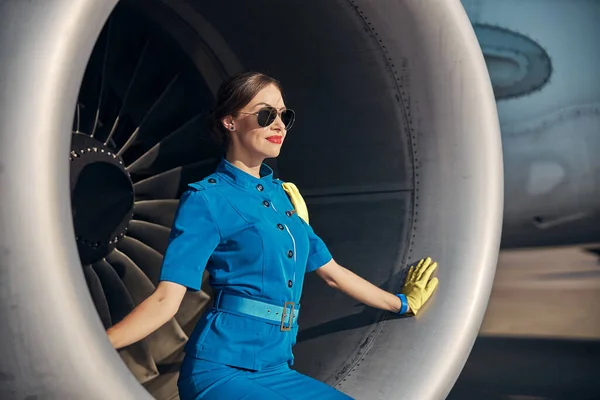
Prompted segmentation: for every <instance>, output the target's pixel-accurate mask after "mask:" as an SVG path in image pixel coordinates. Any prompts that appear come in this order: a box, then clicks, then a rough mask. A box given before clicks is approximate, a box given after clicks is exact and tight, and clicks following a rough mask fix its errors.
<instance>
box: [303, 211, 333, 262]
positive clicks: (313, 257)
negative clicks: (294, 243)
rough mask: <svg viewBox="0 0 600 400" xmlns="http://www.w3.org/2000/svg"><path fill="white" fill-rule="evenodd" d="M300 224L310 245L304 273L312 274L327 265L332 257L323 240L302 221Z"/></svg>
mask: <svg viewBox="0 0 600 400" xmlns="http://www.w3.org/2000/svg"><path fill="white" fill-rule="evenodd" d="M302 223H303V224H304V227H305V228H306V231H307V232H308V241H309V245H310V249H309V251H308V261H307V263H306V272H313V271H316V270H317V269H319V268H321V267H322V266H323V265H325V264H327V263H328V262H329V261H331V259H332V258H333V257H332V255H331V253H330V252H329V249H328V248H327V246H326V245H325V243H324V242H323V240H322V239H321V238H320V237H319V236H317V234H316V233H315V231H314V230H313V228H312V227H311V226H310V225H309V224H307V223H306V222H304V221H302Z"/></svg>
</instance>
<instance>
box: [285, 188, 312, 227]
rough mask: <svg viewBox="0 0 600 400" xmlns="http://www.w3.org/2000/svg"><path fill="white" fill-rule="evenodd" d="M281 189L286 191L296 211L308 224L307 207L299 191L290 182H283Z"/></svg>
mask: <svg viewBox="0 0 600 400" xmlns="http://www.w3.org/2000/svg"><path fill="white" fill-rule="evenodd" d="M282 186H283V190H285V192H286V193H287V195H288V196H289V198H290V200H291V201H292V204H293V205H294V208H295V209H296V213H298V216H299V217H300V218H302V219H303V220H304V221H305V222H306V223H307V224H308V208H307V207H306V203H305V202H304V199H303V198H302V195H301V194H300V191H299V190H298V188H297V187H296V185H294V184H293V183H292V182H285V183H283V185H282Z"/></svg>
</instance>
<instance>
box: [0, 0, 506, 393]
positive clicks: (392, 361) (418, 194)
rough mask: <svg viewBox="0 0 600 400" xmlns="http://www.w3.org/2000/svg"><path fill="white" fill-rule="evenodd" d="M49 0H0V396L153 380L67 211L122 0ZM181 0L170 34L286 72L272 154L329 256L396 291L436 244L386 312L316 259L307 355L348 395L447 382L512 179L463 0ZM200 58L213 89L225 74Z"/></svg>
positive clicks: (483, 293) (470, 321)
mask: <svg viewBox="0 0 600 400" xmlns="http://www.w3.org/2000/svg"><path fill="white" fill-rule="evenodd" d="M109 3H110V4H109ZM163 3H164V4H167V5H168V4H169V3H168V2H163ZM44 4H45V6H44V7H39V6H35V7H34V6H33V5H31V4H30V3H24V2H19V1H16V0H15V1H8V2H5V3H3V5H2V6H0V7H1V8H0V11H2V12H0V60H2V63H3V67H2V69H3V73H2V76H1V77H0V86H1V87H2V88H3V90H2V92H0V96H1V97H0V128H1V129H0V132H1V133H0V163H1V164H0V190H2V192H3V193H6V194H5V195H4V194H3V198H2V207H1V208H0V267H1V269H0V296H2V297H1V302H0V317H1V318H3V319H4V320H7V321H10V323H9V324H6V325H2V326H1V327H0V338H2V342H3V345H2V346H0V351H1V355H2V361H1V363H2V364H0V365H1V366H2V367H1V369H0V372H1V373H2V374H9V375H7V376H9V378H10V379H8V380H5V382H6V383H4V382H2V383H0V397H3V395H4V394H5V393H6V395H7V396H8V397H9V398H10V397H12V396H16V397H24V396H26V395H30V394H32V395H38V396H40V397H43V398H84V397H85V398H144V396H146V394H145V393H144V391H143V389H142V388H141V386H139V385H137V383H136V381H135V379H134V378H133V377H132V376H131V374H130V373H129V372H128V370H127V369H126V368H125V367H124V365H123V363H122V362H121V360H120V359H119V358H118V357H117V356H116V353H115V352H114V351H113V350H112V349H111V348H110V345H109V344H108V342H107V341H106V339H105V337H104V331H103V329H102V326H101V324H100V322H99V319H98V316H97V315H96V311H95V309H94V306H93V304H92V303H91V301H90V296H89V293H88V292H87V290H86V287H85V281H84V279H83V274H82V272H81V269H80V265H79V259H78V257H77V253H76V248H75V243H74V240H73V236H74V232H73V228H72V222H71V218H72V217H71V213H70V210H69V205H70V204H69V195H68V181H67V176H68V173H69V166H68V149H69V137H70V131H71V129H70V123H71V121H72V118H73V110H74V108H75V102H76V96H77V92H78V88H79V85H80V83H81V77H82V76H83V70H84V68H85V66H86V62H87V59H88V57H89V55H90V52H91V50H92V47H93V45H94V41H95V39H96V37H97V36H98V33H99V32H100V29H101V26H102V24H103V23H104V21H105V20H106V18H107V17H108V14H109V12H110V9H111V7H112V6H113V5H114V2H102V3H98V2H92V1H91V0H90V1H79V2H70V1H69V2H66V1H62V2H61V1H59V0H55V1H48V2H46V3H44ZM139 4H144V3H139ZM145 4H150V3H145ZM182 4H184V3H183V2H182V3H178V4H177V6H176V7H173V12H175V13H178V12H182V10H185V21H186V25H185V30H183V29H182V31H185V34H182V33H181V32H182V31H177V32H178V34H172V36H173V38H174V40H175V41H179V43H180V45H181V47H182V48H183V49H184V51H188V52H191V50H190V49H193V48H194V46H193V42H194V39H193V37H194V33H195V34H196V35H197V40H198V42H200V41H201V40H202V43H203V45H205V46H207V47H209V48H211V46H212V48H211V49H210V50H211V51H212V54H214V57H216V58H217V59H218V61H220V62H221V64H222V66H223V70H225V71H227V72H229V73H231V72H235V71H236V70H238V69H240V68H243V69H260V70H263V71H265V72H267V73H271V74H273V75H274V76H276V77H277V78H278V79H280V80H281V81H282V83H283V85H284V88H285V90H286V94H287V98H286V102H287V103H288V104H293V108H294V109H295V110H296V112H297V113H299V115H301V116H302V118H299V120H298V123H297V125H296V126H295V127H294V130H293V131H292V132H291V134H290V136H289V137H288V139H287V140H286V145H285V146H284V150H283V151H282V154H281V157H280V158H279V159H278V160H277V162H276V163H275V164H276V169H277V170H278V173H279V175H280V176H281V178H283V179H285V180H291V181H294V182H296V183H297V184H298V186H299V187H300V189H301V191H302V193H303V194H304V195H305V196H306V199H307V202H308V203H309V208H310V210H311V222H312V223H313V225H314V227H315V230H316V231H317V233H319V234H320V235H321V236H322V237H323V239H324V240H325V241H326V243H327V244H328V245H329V247H330V248H331V250H332V253H333V254H334V257H335V258H336V259H337V260H338V261H339V262H340V263H341V264H343V265H344V266H346V267H348V268H349V269H351V270H353V271H355V272H356V273H358V274H359V275H361V276H363V277H365V278H367V279H369V280H370V281H371V282H373V283H375V284H377V285H380V286H381V287H383V288H385V289H387V290H390V291H395V290H398V289H399V288H400V287H401V284H402V279H403V273H404V272H405V270H406V266H407V264H409V263H413V262H415V261H417V260H418V259H419V258H421V257H425V256H428V255H429V256H432V257H434V258H436V259H437V260H439V262H440V267H439V272H438V276H439V279H440V287H439V289H438V291H437V293H436V294H435V296H434V297H433V298H432V300H431V303H430V304H429V305H428V306H426V307H425V309H424V310H423V311H422V312H421V313H420V314H419V316H418V317H416V318H402V319H395V318H391V319H390V318H388V317H389V314H387V313H380V312H377V311H375V310H372V309H367V308H365V307H362V306H360V305H357V304H356V303H355V302H354V301H352V300H351V299H349V298H348V297H346V296H344V295H342V294H341V293H334V292H333V290H331V289H329V288H327V287H325V285H324V284H323V283H322V282H319V281H317V278H316V277H315V275H314V274H313V275H311V276H310V277H309V279H308V280H307V283H306V287H305V291H304V296H303V310H307V311H306V312H305V313H303V317H302V319H301V320H300V324H301V332H300V334H299V337H298V345H297V347H296V350H295V353H296V358H297V363H296V366H297V368H298V370H300V371H301V372H305V373H307V374H309V375H311V376H314V377H316V378H318V379H321V380H324V381H326V382H328V383H330V384H332V385H337V386H338V387H339V388H340V389H341V390H343V391H344V392H346V393H348V394H350V395H352V396H354V397H356V398H359V399H363V398H364V399H393V398H403V399H418V400H429V399H442V398H444V397H445V396H446V394H447V393H448V392H449V390H450V388H451V387H452V385H453V383H454V381H455V380H456V377H457V376H458V374H459V373H460V370H461V368H462V367H463V365H464V362H465V360H466V358H467V356H468V354H469V351H470V349H471V346H472V344H473V341H474V339H475V335H476V333H477V331H478V329H479V326H480V324H481V321H482V318H483V314H484V311H485V307H486V304H487V299H488V297H489V293H490V288H491V283H492V280H493V276H494V271H495V265H496V257H497V254H498V246H499V240H500V229H501V218H502V198H503V192H502V190H503V183H502V182H503V177H502V159H501V144H500V137H499V127H498V120H497V115H496V108H495V103H494V99H493V93H492V89H491V85H490V82H489V77H488V75H487V72H486V69H485V63H484V60H483V57H482V54H481V52H480V49H479V47H478V44H477V40H476V38H475V35H474V33H473V30H472V28H471V25H470V23H469V21H468V19H467V18H466V15H465V14H464V11H463V10H462V7H461V5H460V3H459V2H458V1H452V2H448V1H442V0H436V1H428V2H419V1H414V0H405V1H397V2H381V1H367V0H364V1H341V0H339V1H331V2H322V1H313V2H305V1H292V2H288V3H286V4H285V5H283V4H277V5H274V4H273V3H272V2H269V1H258V0H257V1H254V2H252V3H248V2H241V1H231V0H228V1H224V0H220V1H219V2H206V1H199V0H198V1H191V0H190V1H187V2H185V5H182ZM231 10H235V11H236V12H234V13H232V12H231ZM173 20H176V19H175V18H171V19H170V21H173ZM10 21H12V23H9V22H10ZM182 21H183V19H182ZM198 21H201V22H202V24H201V23H200V22H198ZM206 21H208V23H209V24H210V26H206V24H205V23H206ZM195 24H198V26H196V25H195ZM200 25H202V26H200ZM32 27H35V29H32ZM171 32H173V31H172V30H171ZM203 32H204V33H203ZM206 32H209V33H208V35H209V37H207V38H204V37H203V34H204V35H207V33H206ZM204 39H206V40H204ZM22 49H30V51H23V50H22ZM219 55H222V56H223V57H222V58H220V57H221V56H219ZM189 56H190V57H191V58H193V55H192V54H189ZM5 60H8V61H5ZM193 61H194V64H195V65H196V66H197V67H198V69H199V74H200V75H202V77H203V78H204V79H205V81H206V82H207V84H208V86H209V87H210V88H211V90H213V91H214V87H215V83H214V80H215V79H217V78H216V77H217V76H219V74H218V73H216V72H214V71H212V70H211V69H210V68H208V67H207V66H206V65H207V64H204V63H203V61H202V60H200V59H198V58H195V59H194V60H193ZM42 66H43V67H42ZM206 71H210V73H207V72H206ZM32 111H34V112H35V114H33V115H35V117H34V118H32ZM25 153H27V154H28V155H29V157H27V154H25ZM198 161H202V160H198ZM36 174H37V175H36ZM146 183H147V182H146ZM181 183H182V182H179V181H177V185H175V186H178V184H181ZM141 186H142V185H138V186H137V189H136V190H139V188H140V187H141ZM175 191H176V190H175ZM169 196H171V194H169ZM159 198H160V197H159ZM169 198H170V197H169ZM17 338H18V340H17ZM15 365H18V366H19V367H18V368H16V369H15V370H12V372H9V368H13V367H14V366H15ZM15 371H16V372H15ZM2 374H0V376H3V375H2ZM172 383H173V382H172V381H171V384H172ZM126 393H127V394H126ZM94 396H95V397H94Z"/></svg>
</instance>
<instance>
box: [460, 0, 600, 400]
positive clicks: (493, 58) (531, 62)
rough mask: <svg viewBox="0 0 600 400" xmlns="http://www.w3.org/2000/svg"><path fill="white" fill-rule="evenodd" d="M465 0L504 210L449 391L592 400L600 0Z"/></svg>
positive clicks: (599, 179) (596, 330)
mask: <svg viewBox="0 0 600 400" xmlns="http://www.w3.org/2000/svg"><path fill="white" fill-rule="evenodd" d="M462 4H463V5H464V7H465V9H466V10H467V13H468V15H469V18H470V20H471V22H472V23H473V26H474V28H475V32H476V34H477V38H478V40H479V42H480V45H481V47H482V50H483V53H484V56H485V58H486V63H487V66H488V70H489V73H490V77H491V80H492V84H493V87H494V92H495V96H496V100H497V106H498V114H499V117H500V124H501V130H502V141H503V151H504V159H505V179H506V181H505V220H504V229H503V231H504V232H503V250H502V251H501V253H500V257H499V262H498V267H497V272H496V278H495V282H494V287H493V291H492V296H491V298H490V301H489V304H488V309H487V312H486V315H485V319H484V321H483V324H482V327H481V330H480V334H479V337H478V339H477V341H476V344H475V346H474V348H473V351H472V353H471V354H470V357H469V359H468V361H467V363H466V365H465V367H464V369H463V371H462V374H461V375H460V378H459V379H458V381H457V382H456V385H455V386H454V389H453V390H452V392H451V394H450V395H449V396H448V400H467V399H490V400H550V399H552V400H558V399H560V400H563V399H564V400H567V399H568V400H584V399H585V400H597V399H600V381H599V380H598V379H597V378H598V375H600V261H599V258H598V257H599V255H600V245H598V244H594V242H596V241H597V240H598V238H600V236H599V235H598V233H599V232H598V229H599V228H600V222H599V219H598V211H597V209H598V205H597V204H598V199H599V197H598V188H599V187H600V167H599V165H600V157H598V154H597V150H596V149H597V148H598V144H599V140H600V78H599V77H598V72H597V71H598V65H599V63H600V45H599V44H598V43H599V42H598V40H599V39H600V1H598V0H526V1H524V0H502V1H498V0H462ZM582 243H591V244H589V245H582Z"/></svg>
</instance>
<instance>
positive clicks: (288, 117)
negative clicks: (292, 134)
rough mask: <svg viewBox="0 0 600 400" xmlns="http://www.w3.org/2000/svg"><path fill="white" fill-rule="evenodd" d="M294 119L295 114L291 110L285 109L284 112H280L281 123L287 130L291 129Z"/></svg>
mask: <svg viewBox="0 0 600 400" xmlns="http://www.w3.org/2000/svg"><path fill="white" fill-rule="evenodd" d="M295 119H296V114H295V113H294V111H293V110H285V111H284V112H282V113H281V121H283V124H284V125H285V129H286V130H288V131H289V130H290V129H292V126H293V125H294V121H295Z"/></svg>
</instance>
